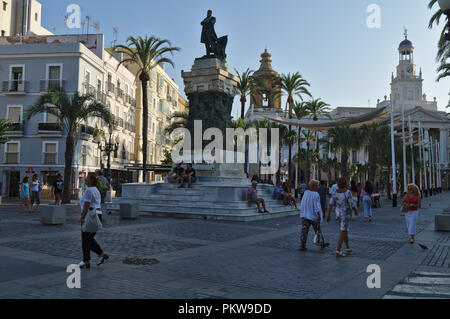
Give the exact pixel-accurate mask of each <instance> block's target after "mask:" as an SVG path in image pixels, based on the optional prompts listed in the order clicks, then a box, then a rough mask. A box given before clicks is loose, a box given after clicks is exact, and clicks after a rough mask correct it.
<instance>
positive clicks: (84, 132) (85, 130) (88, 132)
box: [80, 124, 95, 141]
mask: <svg viewBox="0 0 450 319" xmlns="http://www.w3.org/2000/svg"><path fill="white" fill-rule="evenodd" d="M94 132H95V129H94V128H93V127H92V126H88V125H84V124H82V125H80V138H81V139H82V140H85V141H87V140H89V138H90V137H91V136H93V135H94Z"/></svg>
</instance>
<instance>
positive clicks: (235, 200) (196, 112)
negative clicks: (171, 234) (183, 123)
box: [108, 57, 300, 221]
mask: <svg viewBox="0 0 450 319" xmlns="http://www.w3.org/2000/svg"><path fill="white" fill-rule="evenodd" d="M182 77H183V79H184V83H185V92H186V95H187V97H188V99H189V117H188V124H187V129H188V130H189V131H190V133H191V138H192V139H193V138H194V136H195V135H194V123H195V121H198V120H201V121H202V129H201V134H202V135H203V132H204V131H205V130H206V129H208V128H218V129H220V130H221V131H222V133H223V134H222V135H223V138H224V143H225V138H226V128H231V127H232V125H231V124H232V123H231V109H232V107H233V99H234V96H235V95H236V94H237V93H238V91H237V89H236V87H237V84H238V81H239V78H238V77H236V76H234V75H233V74H231V73H230V71H229V70H228V66H227V64H226V62H225V61H224V60H220V59H217V58H212V57H208V58H200V59H196V60H195V63H194V65H193V66H192V70H191V71H189V72H182ZM202 140H203V139H202ZM206 144H209V142H203V146H205V145H206ZM191 145H192V146H194V142H193V141H191ZM225 145H226V144H224V147H225ZM216 151H217V150H216ZM219 151H220V150H219ZM196 152H197V154H198V153H200V152H203V149H202V150H194V156H193V157H191V155H189V156H187V157H186V158H184V157H183V162H184V163H192V164H193V167H194V169H195V170H196V176H197V178H198V180H197V182H196V183H194V184H193V185H192V188H187V185H185V186H186V187H185V188H179V184H169V183H158V184H126V185H123V186H122V197H121V198H118V199H113V203H112V204H108V205H109V206H108V207H109V208H110V209H111V210H119V209H120V206H121V205H123V204H132V205H139V210H140V212H141V213H149V214H152V215H163V216H174V217H182V218H203V219H219V220H235V221H251V220H260V219H269V218H278V217H283V216H291V215H298V214H299V213H300V212H299V211H298V210H295V209H294V208H293V207H291V206H284V205H283V203H282V201H279V200H275V199H273V186H271V185H259V186H258V197H260V198H264V200H265V201H266V206H267V209H268V210H269V211H270V213H264V214H260V213H258V211H257V208H256V204H249V203H248V201H247V190H248V187H249V186H250V180H249V179H247V178H246V176H245V173H244V164H243V163H241V164H237V163H236V161H235V162H234V163H227V162H226V161H222V163H212V164H208V163H206V162H201V163H196V161H194V159H195V153H196ZM222 152H223V155H224V158H226V152H224V151H222ZM232 153H233V154H231V155H232V156H231V157H232V158H236V156H237V155H238V153H237V152H232ZM174 161H177V160H176V159H174ZM197 162H199V161H197ZM122 207H123V206H122Z"/></svg>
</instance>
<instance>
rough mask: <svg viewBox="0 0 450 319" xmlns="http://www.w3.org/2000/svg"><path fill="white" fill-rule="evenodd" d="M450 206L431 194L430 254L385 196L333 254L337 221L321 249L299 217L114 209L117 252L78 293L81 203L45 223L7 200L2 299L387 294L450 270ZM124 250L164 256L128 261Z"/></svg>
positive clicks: (108, 245)
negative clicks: (128, 214) (446, 218)
mask: <svg viewBox="0 0 450 319" xmlns="http://www.w3.org/2000/svg"><path fill="white" fill-rule="evenodd" d="M449 207H450V193H444V194H442V195H439V196H435V197H433V198H428V199H425V200H424V208H423V209H422V210H421V212H420V217H419V222H418V236H417V242H418V243H423V244H425V245H427V246H428V247H429V250H428V251H424V250H422V249H421V248H420V247H419V246H418V245H410V244H409V243H408V242H407V240H408V234H407V232H406V227H405V220H404V216H402V213H401V212H400V210H399V208H396V209H393V208H390V207H389V204H388V203H383V208H382V209H377V210H375V218H374V220H373V222H372V223H365V222H364V221H363V220H362V218H361V217H357V218H355V220H354V221H353V222H352V224H351V228H350V233H349V237H350V244H351V246H352V248H353V249H354V252H353V253H352V254H351V255H350V256H349V257H346V258H342V259H336V258H335V257H334V250H335V248H336V241H337V234H338V224H337V223H336V221H334V220H333V221H332V222H331V223H330V224H329V225H328V224H324V225H323V232H324V234H325V238H326V240H327V241H329V242H330V243H331V246H330V248H328V249H325V250H321V249H320V248H319V247H316V246H313V245H312V239H313V232H312V230H311V232H310V236H309V239H308V248H309V250H308V251H306V252H299V251H298V250H297V248H298V245H299V232H300V222H301V221H300V218H299V217H297V216H294V217H285V218H280V219H273V220H261V221H254V222H249V223H237V222H232V221H208V220H190V219H189V220H188V219H170V218H160V217H151V216H146V217H144V216H141V218H139V219H138V220H134V221H123V220H120V219H119V217H118V216H117V214H112V215H107V216H106V218H107V221H106V223H105V224H104V230H102V231H100V232H99V234H98V235H97V239H98V241H99V243H100V244H101V245H102V247H104V248H105V250H106V251H107V252H108V253H109V254H110V255H111V258H110V260H108V262H107V263H105V264H104V265H103V266H102V267H96V266H93V269H91V270H89V271H83V272H82V289H80V290H72V289H68V288H67V287H66V278H67V276H68V274H67V273H66V272H65V267H66V266H67V265H68V264H72V263H78V262H79V261H80V259H81V239H80V237H81V236H80V230H79V227H80V226H79V208H78V207H77V206H73V207H71V208H70V209H69V212H68V221H67V223H66V224H65V225H63V226H55V227H44V226H41V225H40V223H39V214H33V215H28V214H23V215H19V214H18V213H17V212H16V211H15V209H17V208H14V206H11V205H9V206H6V207H4V206H0V260H2V261H3V260H8V262H5V263H4V264H3V266H0V267H3V268H0V271H1V275H0V276H1V277H0V298H30V299H34V298H45V299H47V298H74V299H79V298H89V299H103V298H124V299H133V298H182V299H200V298H259V299H278V298H294V299H297V298H382V297H383V296H386V294H388V292H389V291H391V290H393V289H394V287H395V286H396V285H399V284H400V285H402V284H403V285H405V284H407V285H417V283H414V282H405V278H408V276H409V275H410V274H411V273H413V272H417V271H423V272H434V273H447V272H448V273H450V268H447V267H445V265H446V263H447V261H448V258H449V257H448V248H449V246H450V235H449V234H448V233H436V232H434V230H433V226H434V225H433V222H434V215H435V214H437V213H440V212H441V211H442V210H444V209H447V208H449ZM125 257H137V258H157V259H158V260H159V261H160V263H158V264H154V265H150V266H138V265H125V264H123V263H122V260H123V259H124V258H125ZM94 260H95V259H94ZM374 263H375V264H379V265H380V267H381V269H382V274H383V275H382V288H381V289H368V288H367V286H366V280H367V276H368V273H367V272H366V268H367V266H368V265H370V264H374ZM22 265H33V267H31V266H30V267H27V266H24V267H22ZM18 268H20V271H18V270H17V269H18ZM12 273H13V274H14V275H9V274H12ZM420 280H424V279H420ZM440 286H445V284H444V283H441V284H440ZM389 296H390V297H391V298H395V297H398V296H396V295H395V294H394V295H389ZM420 296H421V297H424V298H425V297H426V296H425V295H419V297H420ZM439 296H440V297H442V295H439ZM416 297H417V296H415V295H413V294H410V295H408V296H406V297H405V298H416Z"/></svg>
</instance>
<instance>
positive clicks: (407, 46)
mask: <svg viewBox="0 0 450 319" xmlns="http://www.w3.org/2000/svg"><path fill="white" fill-rule="evenodd" d="M398 49H399V50H405V49H406V50H408V49H409V50H414V45H413V43H412V42H411V41H409V40H408V30H405V40H403V41H402V42H400V45H399V47H398Z"/></svg>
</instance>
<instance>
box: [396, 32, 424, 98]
mask: <svg viewBox="0 0 450 319" xmlns="http://www.w3.org/2000/svg"><path fill="white" fill-rule="evenodd" d="M398 52H399V64H398V66H397V76H396V77H394V74H392V82H391V93H392V97H393V98H394V99H395V101H396V103H397V104H410V103H414V101H421V100H422V97H423V96H422V83H423V78H422V71H420V73H419V75H417V69H416V65H415V64H414V45H413V44H412V42H411V41H410V40H408V32H407V30H405V40H403V41H402V42H401V43H400V46H399V48H398Z"/></svg>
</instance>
